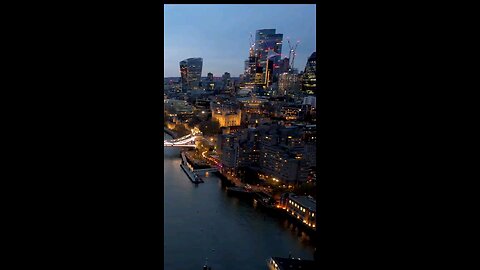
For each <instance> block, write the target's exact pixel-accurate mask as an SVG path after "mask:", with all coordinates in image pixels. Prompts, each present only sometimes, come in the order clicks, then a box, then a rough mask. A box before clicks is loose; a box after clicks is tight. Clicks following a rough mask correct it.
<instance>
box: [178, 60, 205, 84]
mask: <svg viewBox="0 0 480 270" xmlns="http://www.w3.org/2000/svg"><path fill="white" fill-rule="evenodd" d="M202 65H203V59H202V58H188V59H185V60H183V61H181V62H180V75H181V81H182V91H183V92H187V91H191V90H198V89H200V82H201V78H202Z"/></svg>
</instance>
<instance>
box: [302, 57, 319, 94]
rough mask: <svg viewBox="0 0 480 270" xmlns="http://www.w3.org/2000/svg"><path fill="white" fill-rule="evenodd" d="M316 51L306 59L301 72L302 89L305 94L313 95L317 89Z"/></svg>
mask: <svg viewBox="0 0 480 270" xmlns="http://www.w3.org/2000/svg"><path fill="white" fill-rule="evenodd" d="M316 72H317V53H316V52H313V53H312V55H310V57H309V58H308V60H307V65H306V66H305V72H304V74H303V91H305V93H306V94H307V95H315V93H316V90H317V75H316Z"/></svg>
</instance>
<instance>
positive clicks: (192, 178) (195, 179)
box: [180, 164, 204, 184]
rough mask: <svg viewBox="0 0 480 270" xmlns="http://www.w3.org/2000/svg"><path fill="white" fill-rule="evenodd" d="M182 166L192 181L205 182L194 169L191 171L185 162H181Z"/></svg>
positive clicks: (196, 182)
mask: <svg viewBox="0 0 480 270" xmlns="http://www.w3.org/2000/svg"><path fill="white" fill-rule="evenodd" d="M180 167H181V168H182V170H183V171H184V172H185V173H186V174H187V176H188V179H190V181H192V183H195V184H198V183H203V182H204V181H203V179H202V178H201V177H200V176H198V175H196V174H195V173H193V172H192V171H190V169H189V168H188V167H187V166H185V165H183V164H180Z"/></svg>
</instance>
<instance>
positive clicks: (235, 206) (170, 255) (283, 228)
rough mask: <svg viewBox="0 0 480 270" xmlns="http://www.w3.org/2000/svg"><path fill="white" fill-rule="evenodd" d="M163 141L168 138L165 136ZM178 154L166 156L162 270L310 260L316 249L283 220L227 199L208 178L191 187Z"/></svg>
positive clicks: (258, 266) (172, 150)
mask: <svg viewBox="0 0 480 270" xmlns="http://www.w3.org/2000/svg"><path fill="white" fill-rule="evenodd" d="M164 138H165V139H170V138H171V137H170V136H169V135H167V134H164ZM179 151H180V150H179V149H177V148H165V150H164V188H165V189H164V192H165V197H164V198H165V199H164V200H165V201H164V269H166V270H182V269H185V270H195V269H202V266H203V265H204V263H205V260H206V258H208V264H209V266H211V267H212V270H221V269H230V270H235V269H238V270H240V269H242V270H244V269H259V270H260V269H267V266H266V261H267V259H268V258H269V257H271V256H278V257H288V255H289V253H291V254H292V255H293V256H294V257H300V258H302V259H310V260H312V259H313V253H314V245H313V243H312V242H313V241H311V240H310V237H308V236H307V235H306V234H305V233H303V232H302V231H301V230H300V229H299V228H297V226H295V225H294V224H292V223H291V222H290V221H288V220H287V219H282V218H279V217H275V216H271V215H268V214H266V213H264V212H262V211H261V210H260V209H256V208H254V207H253V203H251V202H247V201H243V200H239V199H237V198H235V197H231V196H228V195H227V194H226V192H225V190H224V189H223V188H222V186H221V181H220V179H219V178H217V177H215V176H213V175H212V174H210V175H209V176H208V177H203V178H204V180H205V183H202V184H198V185H195V184H193V183H192V182H190V180H189V179H188V177H187V175H186V174H185V173H184V172H183V171H182V169H181V168H180V163H181V158H180V155H179Z"/></svg>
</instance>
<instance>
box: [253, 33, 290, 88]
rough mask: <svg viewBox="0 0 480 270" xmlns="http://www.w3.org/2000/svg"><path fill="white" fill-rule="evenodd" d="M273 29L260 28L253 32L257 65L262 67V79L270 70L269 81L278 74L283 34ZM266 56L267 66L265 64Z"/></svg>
mask: <svg viewBox="0 0 480 270" xmlns="http://www.w3.org/2000/svg"><path fill="white" fill-rule="evenodd" d="M275 32H276V30H275V29H260V30H257V31H256V33H255V47H254V49H255V56H256V57H257V59H258V60H257V61H258V62H257V66H260V67H262V69H263V73H264V74H263V76H264V77H263V79H264V80H265V79H266V78H265V76H266V72H267V69H268V72H270V73H271V74H270V76H269V80H268V81H269V82H272V81H273V79H274V78H277V76H278V74H280V59H281V54H282V42H283V34H277V33H275ZM267 58H268V66H267Z"/></svg>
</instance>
